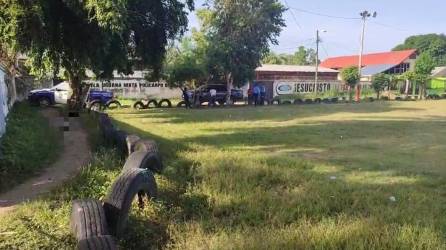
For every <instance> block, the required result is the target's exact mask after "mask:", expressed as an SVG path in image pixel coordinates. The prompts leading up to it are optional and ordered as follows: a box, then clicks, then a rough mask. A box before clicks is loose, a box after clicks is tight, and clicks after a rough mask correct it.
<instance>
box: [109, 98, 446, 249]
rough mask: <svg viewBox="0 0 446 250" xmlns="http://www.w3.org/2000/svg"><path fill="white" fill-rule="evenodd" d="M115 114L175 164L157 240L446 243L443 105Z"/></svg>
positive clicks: (265, 245) (228, 244) (200, 243)
mask: <svg viewBox="0 0 446 250" xmlns="http://www.w3.org/2000/svg"><path fill="white" fill-rule="evenodd" d="M113 117H114V118H115V119H116V120H117V123H118V124H119V125H120V126H121V127H123V128H125V129H127V130H130V131H133V132H135V133H137V134H140V135H143V136H146V137H148V138H154V139H156V140H158V141H159V143H160V145H161V150H162V152H163V156H164V159H165V160H166V163H167V164H166V165H167V166H168V167H167V169H166V171H165V174H164V175H163V176H159V177H158V181H159V182H160V189H161V195H160V198H161V201H160V203H161V204H163V207H162V208H160V209H159V210H158V212H156V213H152V214H151V215H150V216H148V217H149V218H148V219H149V220H150V221H152V222H154V223H155V224H156V225H158V226H157V227H156V230H155V231H156V232H157V235H159V238H158V237H157V236H151V237H155V239H154V241H153V242H154V243H155V244H156V247H172V248H179V249H200V248H201V249H203V248H204V249H209V248H210V249H227V248H231V249H296V248H301V249H304V248H313V249H444V248H446V240H445V239H446V238H445V237H446V217H445V216H444V215H445V214H446V178H445V177H446V168H445V162H446V144H445V142H446V133H445V128H446V101H439V102H383V103H373V104H360V105H355V104H352V105H319V106H281V107H265V108H257V109H256V108H234V109H217V110H178V109H176V110H163V111H156V110H154V111H145V112H135V111H131V110H125V111H116V112H115V113H113ZM158 244H160V245H158Z"/></svg>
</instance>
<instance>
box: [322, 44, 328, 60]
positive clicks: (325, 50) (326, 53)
mask: <svg viewBox="0 0 446 250" xmlns="http://www.w3.org/2000/svg"><path fill="white" fill-rule="evenodd" d="M321 47H322V49H323V50H324V52H325V56H326V57H329V56H328V52H327V49H326V48H325V46H324V44H323V43H321Z"/></svg>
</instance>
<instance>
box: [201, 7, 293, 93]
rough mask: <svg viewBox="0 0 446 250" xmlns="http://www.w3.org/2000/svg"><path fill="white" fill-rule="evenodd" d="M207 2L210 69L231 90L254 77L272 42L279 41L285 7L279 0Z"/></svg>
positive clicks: (283, 24)
mask: <svg viewBox="0 0 446 250" xmlns="http://www.w3.org/2000/svg"><path fill="white" fill-rule="evenodd" d="M208 4H209V6H210V7H209V10H210V12H211V13H212V15H211V17H210V18H209V20H208V23H209V29H208V39H209V41H210V42H209V48H208V57H209V58H211V59H212V60H210V64H209V66H210V69H209V71H210V72H211V73H212V74H213V75H214V76H215V77H221V78H222V79H223V80H224V81H225V82H226V84H227V86H228V90H230V89H232V87H233V85H234V84H235V85H241V84H243V83H245V82H246V81H248V80H250V79H252V78H253V76H254V70H255V69H256V68H257V67H258V66H259V65H260V61H261V59H262V58H263V56H264V55H266V54H267V53H268V52H269V46H270V44H277V37H278V36H279V34H280V32H281V30H282V27H284V26H285V21H284V19H283V17H282V15H283V13H284V11H285V10H286V9H285V7H284V6H283V5H282V4H281V3H280V1H279V0H244V1H239V0H209V1H208ZM228 93H230V91H228ZM228 98H229V95H228Z"/></svg>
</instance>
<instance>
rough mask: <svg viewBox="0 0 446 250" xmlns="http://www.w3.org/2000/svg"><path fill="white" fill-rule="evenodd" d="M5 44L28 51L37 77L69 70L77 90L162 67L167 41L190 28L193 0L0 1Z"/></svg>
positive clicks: (0, 41) (0, 27) (6, 47)
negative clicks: (89, 80)
mask: <svg viewBox="0 0 446 250" xmlns="http://www.w3.org/2000/svg"><path fill="white" fill-rule="evenodd" d="M0 6H2V8H0V44H2V45H3V46H4V50H7V51H9V52H12V53H23V54H25V55H26V56H27V57H28V58H29V62H30V65H31V69H32V72H33V73H34V74H37V75H43V74H47V73H54V72H58V71H59V70H60V69H64V71H65V72H66V74H67V78H68V79H69V80H70V82H71V84H72V87H73V89H74V90H75V95H76V90H78V88H79V86H80V82H81V79H82V77H83V76H84V74H85V70H86V69H91V70H92V71H93V72H94V73H95V74H96V75H97V76H98V77H103V78H107V77H110V76H112V73H113V71H114V70H118V71H119V72H122V73H131V71H132V66H133V65H134V64H135V63H138V64H139V65H142V66H144V67H145V68H148V69H151V70H152V72H153V73H154V74H156V73H158V72H159V71H160V69H161V66H162V62H163V59H164V55H165V52H166V45H167V43H168V41H169V40H173V39H175V38H177V37H178V35H181V34H183V33H184V31H185V30H186V28H187V9H192V8H193V0H153V1H145V0H101V1H98V0H85V1H78V0H63V1H62V0H35V1H32V0H0Z"/></svg>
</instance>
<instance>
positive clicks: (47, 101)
mask: <svg viewBox="0 0 446 250" xmlns="http://www.w3.org/2000/svg"><path fill="white" fill-rule="evenodd" d="M71 93H72V90H71V88H70V85H69V83H68V82H62V83H60V84H58V85H56V86H54V87H52V88H50V89H36V90H32V91H31V92H29V94H28V101H29V102H30V103H32V104H36V105H40V106H42V107H47V106H51V105H56V104H67V102H68V99H69V98H70V95H71Z"/></svg>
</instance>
